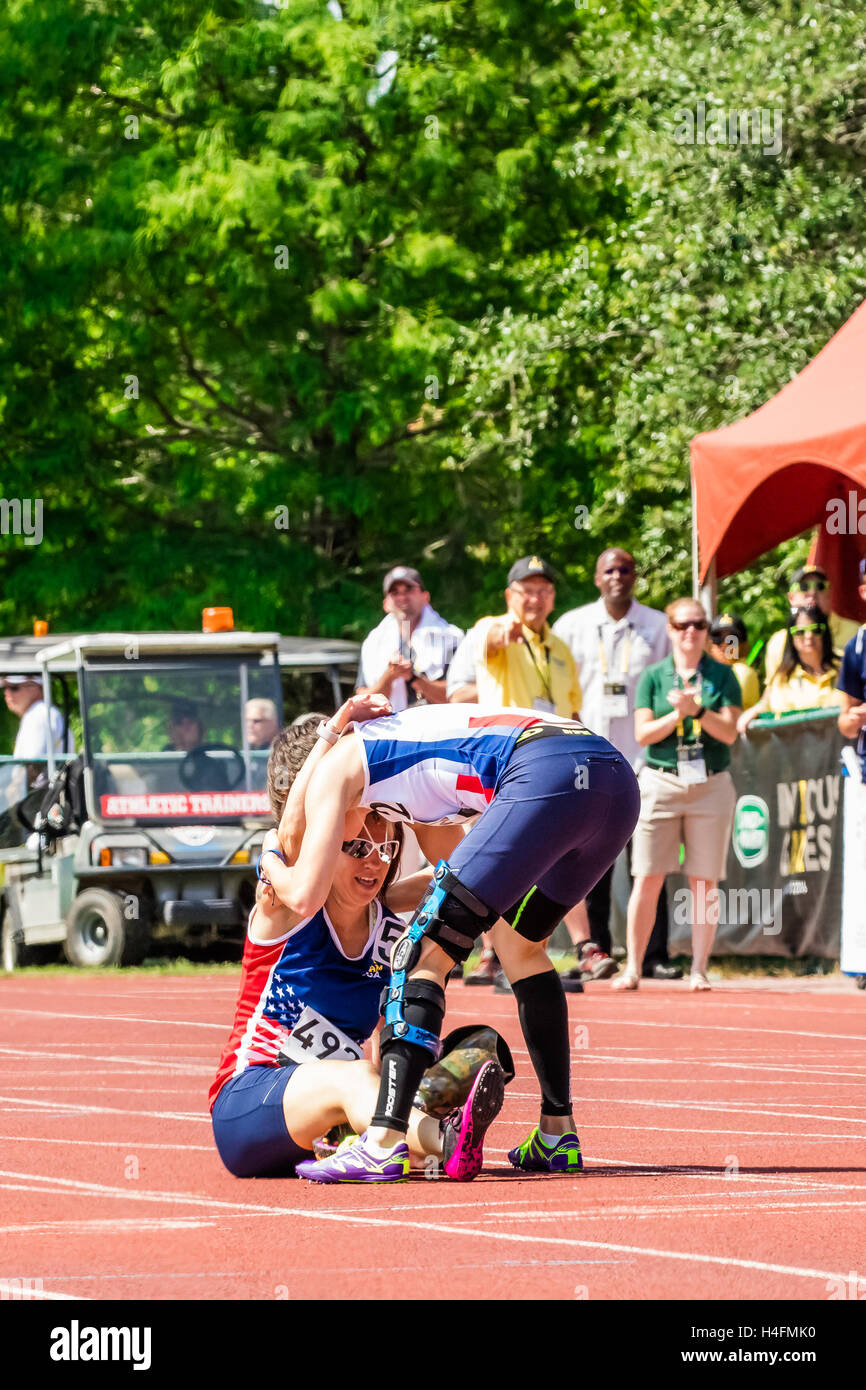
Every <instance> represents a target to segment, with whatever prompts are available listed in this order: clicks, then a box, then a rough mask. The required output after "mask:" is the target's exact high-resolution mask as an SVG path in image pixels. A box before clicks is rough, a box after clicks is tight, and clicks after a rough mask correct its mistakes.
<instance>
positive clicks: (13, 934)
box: [0, 631, 339, 970]
mask: <svg viewBox="0 0 866 1390" xmlns="http://www.w3.org/2000/svg"><path fill="white" fill-rule="evenodd" d="M279 643H280V638H279V636H278V634H276V633H249V632H234V631H213V632H202V633H137V634H111V633H100V634H84V635H76V636H70V637H67V638H65V639H59V638H57V637H54V638H51V639H47V638H42V639H39V640H38V641H37V639H13V640H12V642H7V643H5V644H2V646H5V647H6V650H5V651H4V650H2V647H0V669H4V670H7V671H9V670H14V671H16V672H20V671H23V672H24V673H27V672H28V671H30V672H33V673H36V674H38V676H39V678H40V679H41V681H42V688H43V695H44V700H45V708H46V722H47V717H48V716H47V710H48V706H49V705H50V704H51V703H55V704H56V705H57V707H58V708H59V709H61V712H62V713H63V716H64V719H65V722H66V725H67V727H72V728H73V730H74V731H76V732H77V731H78V730H80V747H79V748H78V750H77V752H76V754H75V755H67V756H66V757H64V758H62V759H58V758H57V757H56V756H55V754H54V752H53V748H52V743H51V739H50V738H48V739H47V740H46V745H47V747H48V756H47V758H46V759H45V760H44V762H39V761H37V762H35V763H34V762H32V761H28V762H27V763H24V762H22V761H21V760H16V759H14V758H9V757H3V758H0V813H2V814H0V844H2V845H4V846H5V848H0V912H2V960H3V966H4V968H5V969H7V970H11V969H14V968H15V966H16V965H17V964H23V963H25V962H26V961H27V960H28V957H31V958H32V956H33V955H34V952H35V953H36V954H38V948H40V947H44V946H48V945H51V944H54V945H55V946H56V944H57V943H60V942H62V943H63V945H64V950H65V953H66V956H67V958H68V960H70V961H71V962H72V963H73V964H75V965H110V964H117V963H119V964H133V963H135V962H137V961H140V960H142V959H143V958H144V956H145V954H146V953H147V951H148V949H149V947H150V943H151V940H152V938H153V937H155V936H162V935H169V936H174V937H178V936H181V937H183V939H184V940H185V941H192V942H195V943H197V944H199V943H201V944H205V943H207V942H210V941H213V940H216V939H226V940H236V941H237V942H238V943H240V942H242V940H243V935H244V926H245V922H246V918H247V915H248V913H249V910H250V907H251V905H252V903H253V899H254V892H255V861H256V858H257V856H258V853H259V850H260V846H261V841H262V837H263V835H264V832H265V830H266V829H267V827H268V825H269V824H271V813H270V803H269V800H268V796H267V792H266V766H267V759H268V746H267V743H266V744H265V745H264V746H263V747H255V746H253V745H252V744H251V742H250V736H249V734H248V722H247V719H246V718H245V712H247V703H248V701H252V700H259V701H262V702H271V703H270V704H267V703H264V704H263V705H261V706H259V710H260V711H261V710H262V709H263V710H264V711H265V712H266V713H268V714H275V718H276V720H277V721H280V722H281V705H282V701H281V694H280V662H279ZM12 647H14V648H15V650H10V648H12ZM338 688H339V686H338ZM79 720H80V722H79ZM76 726H77V727H76ZM22 841H23V842H22Z"/></svg>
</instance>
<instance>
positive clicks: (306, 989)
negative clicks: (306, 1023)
mask: <svg viewBox="0 0 866 1390" xmlns="http://www.w3.org/2000/svg"><path fill="white" fill-rule="evenodd" d="M251 916H252V914H251ZM405 929H406V924H405V923H404V922H403V921H402V920H401V919H400V918H399V917H396V916H394V914H393V913H391V912H389V911H388V909H387V908H385V907H383V905H382V904H381V903H380V902H379V901H378V900H376V901H375V902H374V903H372V904H371V925H370V935H369V937H368V939H367V944H366V946H365V947H364V950H363V951H362V952H361V954H360V956H357V957H355V958H352V957H350V956H347V955H346V954H345V952H344V951H343V948H342V947H341V945H340V941H339V937H338V936H337V933H336V931H335V930H334V927H333V925H332V923H331V921H330V918H329V917H328V914H327V912H326V910H325V908H324V907H322V908H320V909H319V911H318V912H316V913H315V914H314V915H313V916H312V917H308V918H307V919H306V921H304V922H299V923H298V925H297V926H296V927H294V928H293V929H292V930H291V931H290V932H287V933H286V935H285V936H281V937H277V938H276V940H273V941H263V940H259V939H257V938H256V937H255V936H253V934H252V931H251V930H248V932H247V939H246V943H245V945H244V955H243V962H242V968H241V984H240V991H239V994H238V1001H237V1005H236V1007H235V1019H234V1024H233V1026H232V1031H231V1034H230V1036H229V1040H228V1042H227V1043H226V1046H225V1048H224V1049H223V1053H222V1056H221V1058H220V1062H219V1067H218V1069H217V1074H216V1077H215V1079H214V1083H213V1085H212V1086H211V1088H210V1092H209V1094H208V1106H209V1108H210V1109H211V1110H212V1109H213V1106H214V1101H215V1100H216V1098H217V1096H218V1094H219V1092H220V1089H221V1088H222V1087H223V1086H224V1085H225V1083H226V1082H227V1081H228V1080H229V1079H230V1078H231V1077H234V1076H239V1075H240V1073H241V1072H242V1071H245V1070H246V1068H247V1067H252V1066H269V1067H276V1066H279V1065H280V1061H279V1054H280V1052H281V1050H282V1048H283V1047H284V1045H285V1043H286V1042H287V1041H288V1038H289V1035H290V1033H291V1031H292V1028H293V1027H294V1025H295V1024H296V1023H297V1021H298V1019H299V1018H300V1016H301V1014H302V1013H303V1011H304V1009H305V1008H306V1007H307V1006H308V1005H309V1007H310V1008H312V1009H315V1011H316V1013H318V1014H320V1015H321V1016H322V1017H323V1018H326V1019H327V1020H328V1022H329V1023H332V1024H334V1025H336V1027H337V1028H339V1029H340V1030H341V1031H342V1032H343V1033H345V1034H346V1036H347V1037H348V1038H351V1039H352V1041H353V1042H355V1043H358V1044H359V1045H363V1043H364V1042H366V1040H367V1038H369V1036H370V1034H371V1033H372V1032H373V1030H374V1029H375V1027H376V1024H377V1023H378V1021H379V999H380V995H381V993H382V987H383V985H386V984H387V983H388V982H389V980H390V978H391V971H390V952H391V947H392V946H393V944H394V942H395V941H396V940H397V938H398V937H399V936H400V935H401V934H402V933H403V932H404V931H405Z"/></svg>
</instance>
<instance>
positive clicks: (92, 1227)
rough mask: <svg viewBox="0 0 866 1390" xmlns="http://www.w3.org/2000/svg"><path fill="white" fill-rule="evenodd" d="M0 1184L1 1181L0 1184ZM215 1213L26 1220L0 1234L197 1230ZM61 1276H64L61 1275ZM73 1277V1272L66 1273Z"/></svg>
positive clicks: (0, 1228) (213, 1221) (213, 1222)
mask: <svg viewBox="0 0 866 1390" xmlns="http://www.w3.org/2000/svg"><path fill="white" fill-rule="evenodd" d="M0 1186H2V1184H0ZM42 1190H43V1189H42V1188H35V1187H34V1188H31V1189H30V1191H32V1192H41V1191H42ZM217 1219H218V1218H216V1217H214V1218H208V1217H206V1216H145V1217H144V1218H143V1219H142V1220H138V1218H137V1217H134V1216H118V1217H114V1218H112V1217H109V1216H102V1217H94V1218H93V1219H92V1220H85V1221H75V1220H72V1221H62V1220H59V1221H52V1220H51V1219H50V1218H49V1219H48V1220H47V1221H29V1222H27V1223H26V1224H21V1225H16V1226H0V1235H31V1236H36V1235H65V1236H66V1235H70V1236H86V1235H93V1234H95V1233H97V1232H102V1233H103V1234H105V1235H110V1234H115V1235H123V1234H125V1233H129V1232H133V1231H134V1232H136V1233H137V1232H139V1231H197V1230H200V1229H201V1228H202V1227H203V1226H207V1227H212V1226H214V1225H216V1222H217ZM63 1277H64V1278H65V1277H67V1276H63ZM68 1277H69V1278H72V1277H73V1276H72V1275H70V1276H68Z"/></svg>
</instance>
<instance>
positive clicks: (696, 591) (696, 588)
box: [691, 471, 701, 598]
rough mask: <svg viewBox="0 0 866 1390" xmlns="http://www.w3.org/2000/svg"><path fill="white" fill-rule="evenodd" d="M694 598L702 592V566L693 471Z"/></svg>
mask: <svg viewBox="0 0 866 1390" xmlns="http://www.w3.org/2000/svg"><path fill="white" fill-rule="evenodd" d="M691 481H692V598H698V597H699V595H700V592H701V586H700V579H699V574H700V566H699V563H698V499H697V496H696V492H695V475H694V471H692V480H691Z"/></svg>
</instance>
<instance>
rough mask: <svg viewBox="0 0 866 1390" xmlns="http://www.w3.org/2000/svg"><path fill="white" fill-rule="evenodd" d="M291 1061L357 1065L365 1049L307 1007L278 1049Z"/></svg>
mask: <svg viewBox="0 0 866 1390" xmlns="http://www.w3.org/2000/svg"><path fill="white" fill-rule="evenodd" d="M280 1051H281V1053H282V1055H283V1056H284V1057H288V1059H289V1061H290V1062H324V1061H328V1060H332V1061H335V1062H357V1061H358V1060H359V1058H361V1057H363V1055H364V1049H363V1048H362V1047H359V1045H358V1044H357V1043H356V1042H353V1041H352V1039H351V1038H347V1037H346V1034H345V1033H341V1032H340V1029H339V1028H338V1027H337V1026H336V1024H334V1023H329V1022H328V1020H327V1019H326V1018H323V1017H322V1015H321V1014H317V1013H316V1011H315V1009H311V1008H310V1006H309V1004H308V1005H307V1007H306V1008H305V1009H304V1012H303V1013H302V1014H301V1016H300V1018H299V1019H298V1021H297V1023H296V1024H295V1026H294V1028H293V1029H292V1031H291V1033H290V1034H289V1038H288V1042H285V1043H283V1046H282V1048H281V1049H280Z"/></svg>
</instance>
